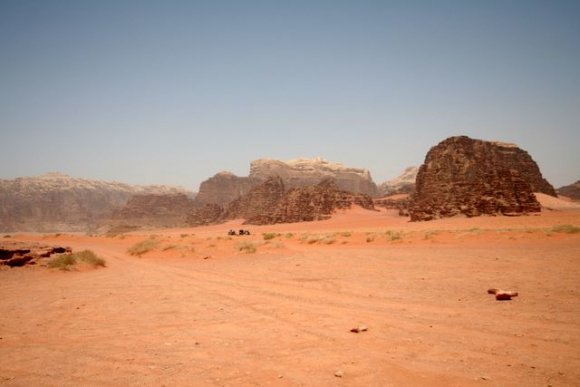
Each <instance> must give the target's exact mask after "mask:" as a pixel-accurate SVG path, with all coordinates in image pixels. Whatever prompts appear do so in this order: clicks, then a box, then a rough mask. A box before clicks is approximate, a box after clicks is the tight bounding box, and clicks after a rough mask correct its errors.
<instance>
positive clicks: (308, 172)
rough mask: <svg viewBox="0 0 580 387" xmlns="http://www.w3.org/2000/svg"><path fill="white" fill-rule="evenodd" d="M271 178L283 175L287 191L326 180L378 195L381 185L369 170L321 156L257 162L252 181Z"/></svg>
mask: <svg viewBox="0 0 580 387" xmlns="http://www.w3.org/2000/svg"><path fill="white" fill-rule="evenodd" d="M269 176H280V177H281V178H282V181H283V182H284V185H285V186H286V188H287V189H290V188H296V187H307V186H312V185H314V184H318V183H320V182H321V181H322V180H324V179H326V178H331V179H333V180H334V181H335V182H336V185H337V187H338V188H339V189H341V190H343V191H348V192H353V193H363V194H367V195H375V194H376V193H377V186H376V184H375V183H374V182H373V179H372V178H371V174H370V172H369V171H368V170H366V169H361V168H349V167H345V166H344V165H342V164H340V163H333V162H329V161H326V160H324V159H323V158H320V157H317V158H314V159H297V160H291V161H287V162H283V161H279V160H271V159H259V160H254V161H252V163H251V164H250V178H251V179H255V180H259V181H264V180H265V179H266V178H268V177H269Z"/></svg>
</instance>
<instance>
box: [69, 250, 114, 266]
mask: <svg viewBox="0 0 580 387" xmlns="http://www.w3.org/2000/svg"><path fill="white" fill-rule="evenodd" d="M72 255H73V256H74V257H75V258H76V260H77V261H80V262H83V263H87V264H89V265H91V266H95V267H96V266H101V267H105V266H106V264H105V260H104V259H103V258H100V257H98V256H97V254H95V253H94V252H92V251H91V250H83V251H79V252H78V253H73V254H72Z"/></svg>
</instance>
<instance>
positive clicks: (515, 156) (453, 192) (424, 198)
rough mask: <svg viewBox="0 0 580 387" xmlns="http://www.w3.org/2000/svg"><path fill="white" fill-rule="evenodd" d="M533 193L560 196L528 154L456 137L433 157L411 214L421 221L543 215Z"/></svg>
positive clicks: (423, 170)
mask: <svg viewBox="0 0 580 387" xmlns="http://www.w3.org/2000/svg"><path fill="white" fill-rule="evenodd" d="M533 192H543V193H547V194H554V193H555V192H554V188H553V187H552V186H551V185H550V184H549V183H548V182H547V181H546V180H545V179H544V178H543V177H542V174H541V173H540V170H539V168H538V165H537V164H536V163H535V162H534V160H532V158H531V157H530V155H529V154H528V153H527V152H525V151H523V150H521V149H520V148H518V147H517V146H516V145H513V144H506V143H499V142H489V141H481V140H473V139H471V138H469V137H465V136H460V137H451V138H448V139H446V140H445V141H442V142H441V143H439V144H438V145H437V146H435V147H433V148H431V150H430V151H429V152H428V153H427V156H426V158H425V163H424V164H423V165H421V167H420V169H419V172H418V174H417V180H416V187H415V193H414V194H413V196H412V199H411V204H410V207H409V213H410V215H411V220H412V221H419V220H431V219H437V218H443V217H450V216H454V215H458V214H463V215H466V216H470V217H471V216H479V215H482V214H490V215H498V214H503V215H520V214H526V213H530V212H539V211H540V204H539V203H538V201H537V200H536V198H535V196H534V194H533Z"/></svg>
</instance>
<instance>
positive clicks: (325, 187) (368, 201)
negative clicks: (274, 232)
mask: <svg viewBox="0 0 580 387" xmlns="http://www.w3.org/2000/svg"><path fill="white" fill-rule="evenodd" d="M353 205H358V206H360V207H363V208H366V209H368V210H374V204H373V200H372V198H371V197H370V196H369V195H365V194H360V193H358V194H357V193H351V192H347V191H343V190H341V189H339V187H338V184H337V183H336V181H334V180H333V179H325V180H323V181H321V182H320V183H318V184H316V185H313V186H309V187H301V188H293V189H291V190H289V191H288V192H286V194H285V195H284V196H283V197H282V198H281V200H280V201H279V202H278V203H277V205H276V207H275V208H274V209H273V211H271V212H270V211H267V212H262V213H260V214H258V215H257V216H253V217H249V218H247V219H246V223H247V224H274V223H294V222H311V221H317V220H324V219H329V218H330V217H331V215H332V214H333V213H334V212H335V211H336V210H342V209H347V208H351V207H352V206H353Z"/></svg>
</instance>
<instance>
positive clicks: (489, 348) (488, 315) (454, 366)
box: [0, 209, 580, 386]
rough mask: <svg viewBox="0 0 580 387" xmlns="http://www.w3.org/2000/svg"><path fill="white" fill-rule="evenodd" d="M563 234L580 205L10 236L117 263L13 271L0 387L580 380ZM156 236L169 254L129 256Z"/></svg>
mask: <svg viewBox="0 0 580 387" xmlns="http://www.w3.org/2000/svg"><path fill="white" fill-rule="evenodd" d="M561 224H568V225H575V226H576V227H578V226H580V211H575V210H566V211H547V212H544V213H542V214H541V215H537V216H525V217H517V218H508V217H480V218H473V219H465V218H453V219H446V220H440V221H434V222H423V223H408V222H407V219H406V218H401V217H398V216H396V215H395V214H394V212H389V211H383V212H369V211H365V210H360V209H357V210H352V211H347V212H343V213H341V214H337V215H336V216H335V217H334V218H333V219H331V220H328V221H324V222H313V223H297V224H283V225H274V226H260V227H253V226H241V222H239V221H237V222H231V223H229V224H226V225H220V226H211V227H199V228H190V229H177V230H176V229H173V230H156V231H150V232H140V233H131V234H129V235H127V236H124V237H119V236H117V237H114V238H111V237H104V236H99V237H90V236H85V235H72V234H65V235H59V236H55V235H31V234H28V235H12V240H24V241H38V240H40V241H42V242H43V243H54V244H60V245H71V246H72V247H73V248H74V249H84V248H89V249H92V250H93V251H95V252H96V253H98V254H99V255H100V256H102V257H103V258H105V259H106V261H107V268H104V269H97V270H88V271H78V272H61V271H58V270H49V269H46V268H42V267H35V268H21V269H11V270H2V271H0V359H2V361H1V362H0V384H3V385H18V386H32V385H59V386H66V385H75V386H77V385H148V386H149V385H150V386H160V385H168V386H169V385H171V386H173V385H275V386H277V385H280V386H294V385H349V386H351V385H356V386H369V385H376V386H389V385H399V386H409V385H411V386H412V385H416V386H423V385H439V386H449V385H456V386H465V385H482V386H483V385H501V386H505V385H508V386H509V385H513V386H521V385H526V386H547V385H554V386H558V385H577V384H578V381H579V380H580V351H579V348H580V281H579V274H580V233H567V232H554V231H553V230H552V229H553V227H554V226H557V225H561ZM241 227H243V228H249V229H250V231H252V235H251V236H243V237H241V236H236V237H228V236H227V235H226V234H227V230H228V229H230V228H234V229H238V228H241ZM263 233H274V234H275V235H274V238H273V239H271V240H269V241H265V240H264V238H263V236H262V234H263ZM150 234H155V236H154V238H155V239H156V240H158V241H159V243H158V246H157V248H156V249H154V250H152V251H150V252H148V253H146V254H144V255H143V256H142V257H141V258H139V257H136V256H131V255H129V254H128V253H127V249H128V248H129V247H131V246H132V245H134V244H135V243H137V242H139V241H142V240H144V239H147V238H149V235H150ZM278 234H280V235H278ZM243 242H247V244H252V245H253V246H254V247H255V248H256V252H255V253H250V254H248V253H244V252H243V251H240V250H239V248H240V246H242V245H241V244H242V243H243ZM491 287H495V288H504V289H509V290H515V291H518V292H519V294H520V295H519V297H516V298H514V299H513V300H512V301H504V302H498V301H496V300H495V298H494V296H493V295H489V294H487V289H488V288H491ZM363 324H364V325H366V326H367V327H368V331H366V332H361V333H358V334H357V333H351V332H350V329H351V328H354V327H356V326H358V325H363ZM339 371H340V372H339ZM337 372H338V373H337ZM335 374H336V375H335ZM337 375H338V376H337Z"/></svg>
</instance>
